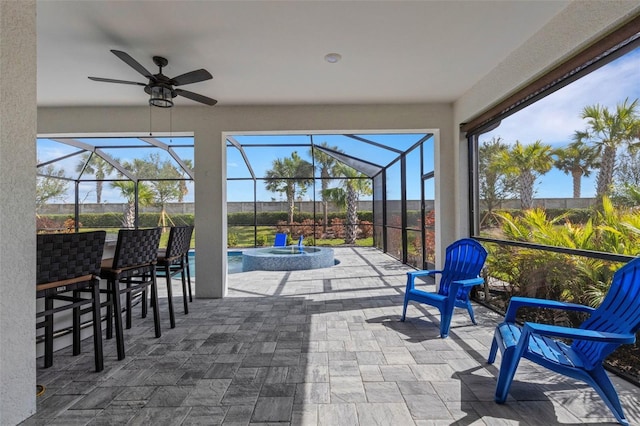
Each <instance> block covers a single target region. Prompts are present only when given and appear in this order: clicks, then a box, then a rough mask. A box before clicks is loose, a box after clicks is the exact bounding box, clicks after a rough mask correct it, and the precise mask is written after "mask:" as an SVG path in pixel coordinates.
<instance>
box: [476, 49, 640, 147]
mask: <svg viewBox="0 0 640 426" xmlns="http://www.w3.org/2000/svg"><path fill="white" fill-rule="evenodd" d="M638 70H640V49H636V50H635V51H634V52H632V53H629V54H627V55H625V56H623V57H621V58H619V59H617V60H615V61H613V62H611V63H609V64H607V65H605V66H603V67H601V68H600V69H598V70H596V71H593V72H592V73H590V74H588V75H586V76H585V77H582V78H581V79H579V80H576V81H575V82H573V83H571V84H569V85H567V86H565V87H563V88H562V89H560V90H558V91H556V92H555V93H553V94H551V95H549V96H547V97H545V98H543V99H541V100H539V101H538V102H536V103H534V104H532V105H530V106H528V107H526V108H524V109H523V110H521V111H519V112H517V113H515V114H514V115H512V116H510V117H508V118H506V119H504V120H503V121H502V123H501V124H500V126H499V127H498V128H496V129H495V130H493V131H491V132H489V133H486V134H484V135H482V136H481V138H480V140H481V141H484V140H489V139H491V138H492V137H493V136H500V137H501V138H502V139H504V141H505V142H506V143H515V141H516V140H519V141H520V142H521V143H531V142H534V141H536V140H541V141H542V142H544V143H549V144H554V143H559V142H560V143H569V142H571V140H572V135H573V133H574V132H575V131H576V130H584V129H585V127H586V123H585V121H584V120H583V119H582V118H580V114H581V111H582V109H583V108H584V107H585V106H587V105H594V104H600V105H602V106H605V107H607V108H609V109H614V108H615V107H616V105H617V104H619V103H621V102H623V101H624V100H625V99H626V98H629V100H630V101H633V100H634V99H637V98H640V73H638Z"/></svg>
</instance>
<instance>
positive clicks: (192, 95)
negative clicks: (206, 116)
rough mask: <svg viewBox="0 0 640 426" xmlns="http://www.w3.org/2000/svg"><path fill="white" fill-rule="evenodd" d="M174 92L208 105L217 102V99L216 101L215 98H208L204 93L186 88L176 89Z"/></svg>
mask: <svg viewBox="0 0 640 426" xmlns="http://www.w3.org/2000/svg"><path fill="white" fill-rule="evenodd" d="M176 94H178V95H180V96H184V97H185V98H188V99H191V100H192V101H196V102H200V103H203V104H206V105H209V106H214V105H215V104H217V103H218V101H216V100H215V99H211V98H208V97H206V96H204V95H199V94H198V93H193V92H189V91H187V90H182V89H176Z"/></svg>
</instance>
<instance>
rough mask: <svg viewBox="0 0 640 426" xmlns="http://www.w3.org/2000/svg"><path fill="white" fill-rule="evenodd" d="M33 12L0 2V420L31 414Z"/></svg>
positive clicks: (30, 6)
mask: <svg viewBox="0 0 640 426" xmlns="http://www.w3.org/2000/svg"><path fill="white" fill-rule="evenodd" d="M35 9H36V4H35V1H32V0H25V1H19V0H18V1H5V0H2V1H0V76H1V78H0V272H1V273H0V294H1V295H2V297H0V384H1V385H0V425H13V424H16V423H18V422H20V421H21V420H23V419H25V418H26V417H28V416H30V415H31V414H33V413H35V411H36V390H35V389H36V388H35V386H36V368H35V365H36V363H35V361H36V360H35V356H36V345H35V303H36V300H35V291H36V272H35V264H36V260H35V258H36V241H35V240H36V239H35V233H36V223H35V178H36V173H35V168H34V167H33V166H34V165H35V161H36V153H35V144H34V143H33V142H34V138H35V136H36V13H35Z"/></svg>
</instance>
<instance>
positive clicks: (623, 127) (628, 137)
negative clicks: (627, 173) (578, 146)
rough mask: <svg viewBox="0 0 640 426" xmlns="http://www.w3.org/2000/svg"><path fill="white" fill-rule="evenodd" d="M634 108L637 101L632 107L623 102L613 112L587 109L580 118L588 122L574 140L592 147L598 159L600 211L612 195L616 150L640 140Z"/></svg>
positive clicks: (597, 182) (601, 108)
mask: <svg viewBox="0 0 640 426" xmlns="http://www.w3.org/2000/svg"><path fill="white" fill-rule="evenodd" d="M637 108H638V99H636V100H634V101H633V102H631V103H629V99H625V101H624V102H623V103H621V104H620V103H619V104H618V105H616V110H615V111H609V109H608V108H607V107H605V106H602V105H599V104H595V105H588V106H586V107H584V109H583V110H582V114H581V117H582V118H583V119H585V120H586V121H587V128H586V129H585V130H583V131H578V132H576V138H579V139H580V140H584V141H586V142H588V143H591V144H593V146H594V147H595V148H596V150H597V152H598V155H599V156H600V170H599V171H598V176H597V178H596V198H597V200H598V206H599V207H600V206H601V205H602V198H603V197H604V196H605V195H609V194H610V192H611V186H612V183H613V175H614V170H615V168H616V154H617V150H618V148H619V147H621V146H624V145H627V146H629V145H633V144H634V143H637V142H638V138H639V137H640V118H639V117H638V112H637Z"/></svg>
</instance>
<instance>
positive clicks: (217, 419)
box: [23, 248, 640, 426]
mask: <svg viewBox="0 0 640 426" xmlns="http://www.w3.org/2000/svg"><path fill="white" fill-rule="evenodd" d="M335 253H336V258H337V259H338V260H339V261H340V263H339V265H336V266H334V267H332V268H326V269H318V270H312V271H292V272H264V271H253V272H244V273H239V274H232V275H229V278H228V283H229V294H228V297H225V298H224V299H194V301H193V303H191V304H190V305H189V309H190V313H189V315H184V314H183V311H182V302H181V301H180V300H179V299H178V298H176V302H175V306H176V323H177V327H176V328H175V329H170V328H169V321H168V314H167V311H166V298H164V299H161V303H160V307H161V315H162V326H163V329H162V337H161V338H158V339H156V338H154V337H153V335H154V334H153V320H152V317H153V315H151V314H149V315H148V317H147V318H146V319H141V318H139V307H137V309H135V314H136V316H137V317H136V318H135V319H134V322H133V327H132V329H130V330H126V331H125V339H126V358H125V359H124V360H123V361H118V360H117V358H116V353H115V340H104V350H105V369H104V371H102V372H100V373H95V372H94V371H93V353H92V350H91V348H92V345H91V342H90V341H89V340H87V341H85V342H83V343H84V344H83V349H84V350H83V354H82V355H80V356H76V357H74V356H71V350H70V349H64V350H61V351H58V352H56V353H55V354H54V365H53V367H51V368H49V369H43V368H42V359H38V383H39V384H42V385H45V387H46V391H45V393H44V394H43V395H42V396H40V397H39V398H38V411H37V413H36V414H35V415H34V416H32V417H30V418H29V419H27V420H26V421H25V422H24V423H23V424H25V425H45V424H46V425H85V424H87V425H125V424H127V425H148V424H153V425H218V424H223V425H247V424H251V425H258V424H261V425H262V424H264V425H267V424H270V425H276V424H277V425H287V424H289V425H327V426H340V425H365V426H369V425H399V426H405V425H484V424H486V425H509V424H510V425H554V424H585V423H589V424H616V423H615V419H614V417H613V415H612V414H611V413H610V412H609V410H608V409H607V407H606V406H605V405H604V403H603V402H602V401H601V400H600V398H599V397H598V395H597V394H596V393H595V392H594V391H593V390H591V389H590V388H589V387H587V386H586V385H584V384H582V383H580V382H576V381H573V380H570V379H568V378H566V377H562V376H557V375H554V374H553V373H551V372H549V371H547V370H543V369H541V368H539V367H537V366H535V365H533V364H531V363H529V362H528V361H526V360H523V361H522V364H521V365H520V368H519V370H518V373H517V374H516V378H515V381H514V384H513V387H512V391H511V396H510V397H509V400H508V402H507V403H506V404H504V405H498V404H496V403H494V402H493V392H494V388H495V382H496V375H497V372H498V368H497V367H498V366H499V359H498V361H497V362H496V364H495V365H493V366H490V365H488V364H487V363H486V357H487V355H488V352H489V345H490V343H491V338H492V334H493V329H494V327H495V324H497V322H498V321H499V320H500V318H501V317H500V316H499V315H498V314H496V313H494V312H491V311H490V310H488V309H485V308H483V307H482V306H478V305H476V307H475V310H476V318H477V320H478V324H479V325H477V326H473V325H472V324H471V322H470V321H469V318H468V316H467V314H466V312H465V311H464V310H460V311H459V312H457V313H456V315H455V316H454V320H453V323H452V329H451V334H450V336H449V338H447V339H440V337H439V334H438V330H439V329H438V324H439V315H438V313H437V310H435V309H433V308H430V307H425V306H421V305H415V304H412V305H411V306H410V308H409V311H408V314H407V321H406V322H404V323H403V322H400V321H399V318H400V314H401V311H402V300H403V294H404V286H405V279H406V274H405V272H406V271H408V270H410V269H409V268H408V267H407V266H405V265H402V264H400V263H399V262H397V261H396V260H394V259H392V258H391V257H389V256H387V255H385V254H383V253H381V252H379V251H377V250H375V249H372V248H337V249H335ZM197 279H198V280H199V281H203V280H206V279H207V278H206V277H201V276H198V278H197ZM159 284H160V289H162V288H163V287H165V284H164V279H160V280H159ZM176 293H177V294H180V287H179V285H178V282H177V280H176V281H175V285H174V294H176ZM614 383H615V384H616V387H617V389H618V393H619V395H620V398H621V401H622V404H623V407H624V409H625V413H626V415H627V417H628V419H629V420H630V422H631V423H632V424H640V389H639V388H637V387H635V386H633V385H631V384H629V383H627V382H625V381H623V380H621V379H619V378H617V377H614Z"/></svg>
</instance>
